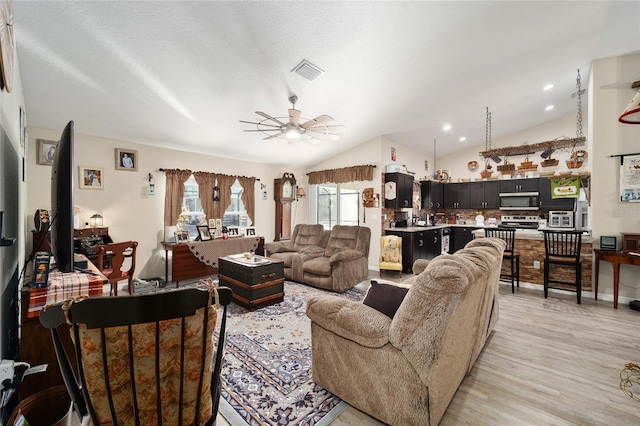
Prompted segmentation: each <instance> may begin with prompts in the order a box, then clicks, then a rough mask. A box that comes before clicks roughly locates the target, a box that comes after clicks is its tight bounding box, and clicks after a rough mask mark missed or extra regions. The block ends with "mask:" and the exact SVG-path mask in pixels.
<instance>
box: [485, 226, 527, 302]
mask: <svg viewBox="0 0 640 426" xmlns="http://www.w3.org/2000/svg"><path fill="white" fill-rule="evenodd" d="M484 236H485V237H494V238H500V239H502V240H504V242H505V243H507V247H506V248H505V249H504V255H503V256H502V258H503V259H505V260H508V261H509V263H510V265H511V269H510V270H509V275H508V276H507V275H505V274H500V278H501V279H502V278H509V279H510V280H511V293H515V292H516V290H515V286H514V282H516V283H517V285H518V288H519V287H520V253H517V252H516V251H515V243H516V230H515V229H510V228H484Z"/></svg>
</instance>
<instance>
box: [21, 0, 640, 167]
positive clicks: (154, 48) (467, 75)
mask: <svg viewBox="0 0 640 426" xmlns="http://www.w3.org/2000/svg"><path fill="white" fill-rule="evenodd" d="M13 11H14V28H15V35H16V44H17V50H18V58H19V62H20V72H21V77H22V83H23V87H24V92H25V98H26V109H27V112H28V120H29V124H30V125H33V126H37V127H45V128H52V129H62V128H63V126H64V125H65V124H66V122H67V121H69V120H74V121H75V125H76V131H77V132H79V133H83V134H89V135H95V136H100V137H105V138H111V139H118V140H126V141H131V142H136V143H142V144H150V145H156V146H166V147H172V148H179V149H184V150H188V151H194V152H203V153H210V154H214V155H219V156H224V157H231V158H240V159H245V160H250V161H259V162H264V163H271V164H287V165H291V166H306V165H311V164H314V163H316V162H318V161H321V160H323V159H325V158H327V157H331V156H333V155H335V154H337V153H338V152H340V151H341V150H346V149H348V148H351V147H353V146H355V145H358V144H360V143H363V142H365V141H368V140H370V139H372V138H374V137H376V136H380V135H385V136H388V137H390V138H391V139H392V140H394V141H397V142H399V143H403V144H406V145H408V146H411V147H414V148H416V149H423V150H424V151H425V152H426V153H427V154H431V153H432V147H433V140H434V139H437V141H438V156H442V155H446V154H448V153H451V152H455V151H456V150H459V149H462V148H464V147H467V146H469V145H478V144H480V145H481V147H483V146H484V141H485V108H486V107H487V106H488V107H489V109H490V110H491V113H492V135H493V139H496V138H498V137H501V136H504V135H508V134H510V133H513V132H516V131H518V130H522V129H525V128H528V127H531V126H535V125H539V124H541V123H544V122H546V121H550V120H555V119H558V118H560V117H563V116H565V115H567V114H571V113H573V112H575V107H576V101H575V99H572V98H571V96H570V95H571V92H574V91H575V85H576V82H575V80H576V70H577V69H580V70H581V75H582V84H583V87H586V86H587V82H588V76H589V73H590V63H591V61H592V60H593V59H597V58H603V57H608V56H616V55H621V54H627V53H636V52H638V51H640V2H638V1H632V2H622V1H584V2H583V1H575V2H568V1H567V2H564V1H553V2H551V1H543V2H528V1H512V2H508V1H500V2H498V1H473V2H462V1H428V2H417V1H412V2H397V1H394V2H391V1H389V2H385V1H381V2H356V1H352V2H328V1H318V2H300V1H299V2H282V1H278V2H275V1H261V2H249V1H244V2H213V1H203V2H197V1H178V2H173V1H135V2H134V1H105V2H102V1H79V2H62V1H20V0H14V1H13ZM302 59H307V60H309V61H311V62H312V63H314V64H315V65H317V66H319V67H320V68H322V69H323V70H324V71H325V73H324V74H323V75H321V76H320V77H319V78H318V79H316V80H314V81H312V82H310V81H308V80H306V79H304V78H302V77H300V76H299V75H296V74H294V73H292V72H291V69H292V68H293V67H294V66H295V65H296V64H298V63H299V62H300V61H301V60H302ZM638 77H639V78H640V70H639V76H638ZM547 83H553V84H554V85H555V87H554V89H552V90H550V91H546V92H545V91H543V90H542V87H543V86H544V85H545V84H547ZM619 83H620V84H627V83H630V82H619ZM291 94H296V95H297V96H298V98H299V101H298V103H297V104H296V107H297V108H298V109H300V110H301V111H302V117H304V118H314V117H316V116H318V115H321V114H328V115H331V116H332V117H333V118H334V122H333V123H332V124H341V125H344V126H346V128H347V131H346V133H344V134H343V135H342V137H341V139H340V141H338V142H324V143H322V144H318V145H311V144H309V143H297V144H288V143H287V142H286V141H284V140H280V139H275V140H270V141H263V140H262V137H264V136H263V135H261V134H260V133H246V132H243V129H248V128H251V126H249V125H246V124H242V123H239V120H249V121H255V120H256V119H257V118H258V116H257V115H256V114H255V113H254V111H263V112H266V113H267V114H271V115H274V116H278V117H286V116H287V109H288V108H290V106H291V104H290V103H289V101H288V97H289V96H290V95H291ZM548 104H554V105H555V109H553V110H551V111H545V109H544V108H545V106H547V105H548ZM583 105H586V99H585V102H583ZM444 123H450V124H451V126H452V130H450V131H449V132H443V131H442V129H441V128H442V125H443V124H444ZM460 136H466V137H467V141H466V142H459V140H458V139H459V137H460ZM558 136H569V137H571V136H574V135H571V134H569V135H558Z"/></svg>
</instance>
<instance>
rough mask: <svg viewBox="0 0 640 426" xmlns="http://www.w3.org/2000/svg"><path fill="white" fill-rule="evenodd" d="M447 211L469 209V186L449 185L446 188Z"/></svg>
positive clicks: (461, 184) (462, 184) (460, 184)
mask: <svg viewBox="0 0 640 426" xmlns="http://www.w3.org/2000/svg"><path fill="white" fill-rule="evenodd" d="M444 208H445V209H468V208H469V186H468V184H465V183H447V184H445V186H444Z"/></svg>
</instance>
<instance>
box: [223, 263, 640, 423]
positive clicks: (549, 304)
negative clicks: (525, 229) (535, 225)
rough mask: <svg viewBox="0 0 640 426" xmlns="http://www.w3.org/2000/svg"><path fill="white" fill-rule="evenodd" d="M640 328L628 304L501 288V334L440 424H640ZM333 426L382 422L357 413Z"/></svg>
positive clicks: (639, 315) (639, 319) (345, 414)
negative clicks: (635, 386)
mask: <svg viewBox="0 0 640 426" xmlns="http://www.w3.org/2000/svg"><path fill="white" fill-rule="evenodd" d="M376 277H377V273H375V274H372V276H371V278H372V279H375V278H376ZM383 278H384V279H387V280H392V281H402V279H399V278H394V277H393V276H392V275H391V274H385V276H384V277H383ZM405 278H406V277H405ZM639 330H640V312H636V311H633V310H631V309H629V307H628V306H626V305H625V304H620V305H619V308H618V309H617V310H616V309H613V303H612V302H605V301H595V300H593V299H589V298H585V297H583V298H582V305H578V304H577V303H576V298H575V293H569V292H550V294H549V298H548V299H544V297H543V293H542V288H540V290H534V289H528V288H527V289H525V288H520V289H517V290H516V293H515V294H511V288H510V285H506V284H505V285H501V286H500V319H499V321H498V323H497V324H496V327H495V331H494V333H493V334H492V336H491V337H490V339H489V341H488V342H487V344H486V346H485V348H484V350H483V352H482V353H481V354H480V356H479V358H478V360H477V361H476V364H475V365H474V367H473V369H472V371H471V374H469V375H468V376H467V377H465V379H464V381H463V382H462V384H461V385H460V387H459V389H458V391H457V392H456V394H455V396H454V398H453V400H452V401H451V403H450V405H449V407H448V409H447V412H446V413H445V415H444V417H443V418H442V421H441V425H467V424H468V425H492V426H495V425H640V402H637V401H634V400H633V399H631V398H629V397H628V396H626V395H625V394H624V393H623V392H622V391H621V390H620V388H619V384H620V371H621V370H622V369H623V368H624V365H625V364H626V363H627V362H629V361H637V362H640V333H638V331H639ZM389 391H390V392H393V390H392V389H390V390H389ZM218 420H219V422H218V424H219V425H226V424H227V423H226V422H225V421H224V419H223V418H222V417H221V416H218ZM333 424H334V425H340V426H342V425H381V424H382V423H380V422H379V421H377V420H376V419H374V418H372V417H370V416H368V415H366V414H364V413H362V412H360V411H358V410H356V409H355V408H353V407H350V408H348V409H347V410H345V411H344V412H343V413H342V414H341V415H340V416H339V417H338V418H337V419H336V420H335V421H334V422H333Z"/></svg>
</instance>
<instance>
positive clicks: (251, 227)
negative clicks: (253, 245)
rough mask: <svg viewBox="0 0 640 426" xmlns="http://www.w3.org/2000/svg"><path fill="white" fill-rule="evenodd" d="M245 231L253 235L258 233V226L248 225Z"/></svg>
mask: <svg viewBox="0 0 640 426" xmlns="http://www.w3.org/2000/svg"><path fill="white" fill-rule="evenodd" d="M244 233H245V235H246V236H247V237H253V236H255V235H256V228H254V227H253V226H248V227H246V228H244Z"/></svg>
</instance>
